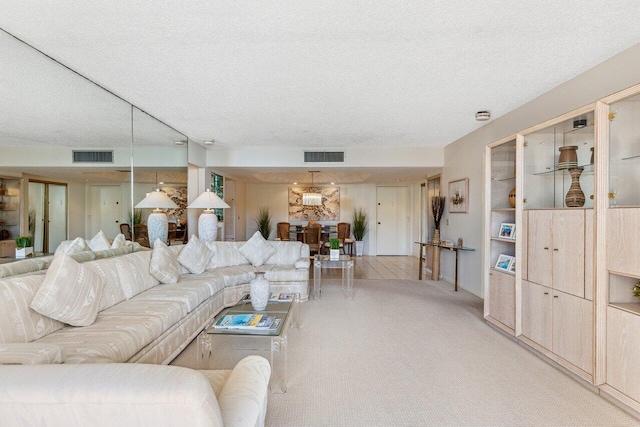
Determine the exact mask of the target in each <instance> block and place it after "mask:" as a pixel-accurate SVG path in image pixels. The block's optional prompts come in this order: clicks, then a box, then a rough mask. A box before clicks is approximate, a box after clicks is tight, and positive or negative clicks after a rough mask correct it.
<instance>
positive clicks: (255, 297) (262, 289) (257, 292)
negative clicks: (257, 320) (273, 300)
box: [249, 272, 271, 311]
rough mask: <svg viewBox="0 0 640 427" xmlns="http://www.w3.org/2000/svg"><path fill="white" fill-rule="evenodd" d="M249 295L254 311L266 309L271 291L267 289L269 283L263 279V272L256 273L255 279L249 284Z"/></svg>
mask: <svg viewBox="0 0 640 427" xmlns="http://www.w3.org/2000/svg"><path fill="white" fill-rule="evenodd" d="M249 294H250V295H251V305H252V306H253V309H254V310H255V311H262V310H264V309H265V308H267V304H268V303H269V295H271V289H269V281H268V280H267V279H265V278H264V272H256V278H255V279H253V280H252V281H251V282H249Z"/></svg>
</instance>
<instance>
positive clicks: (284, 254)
mask: <svg viewBox="0 0 640 427" xmlns="http://www.w3.org/2000/svg"><path fill="white" fill-rule="evenodd" d="M269 244H270V245H272V246H273V247H274V248H276V253H275V254H273V256H272V257H271V258H269V259H268V260H267V262H266V264H278V265H293V264H294V263H295V262H296V261H297V260H298V258H300V256H301V254H302V242H279V241H274V242H269Z"/></svg>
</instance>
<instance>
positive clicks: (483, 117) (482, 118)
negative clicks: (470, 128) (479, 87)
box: [476, 111, 491, 122]
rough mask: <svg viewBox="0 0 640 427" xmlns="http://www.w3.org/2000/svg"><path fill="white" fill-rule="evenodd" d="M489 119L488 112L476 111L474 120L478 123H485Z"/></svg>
mask: <svg viewBox="0 0 640 427" xmlns="http://www.w3.org/2000/svg"><path fill="white" fill-rule="evenodd" d="M490 118H491V113H490V112H488V111H478V112H477V113H476V120H477V121H479V122H486V121H487V120H489V119H490Z"/></svg>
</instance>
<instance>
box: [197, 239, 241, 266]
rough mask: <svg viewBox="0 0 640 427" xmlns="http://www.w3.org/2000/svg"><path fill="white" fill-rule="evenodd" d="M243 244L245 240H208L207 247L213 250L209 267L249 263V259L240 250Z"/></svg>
mask: <svg viewBox="0 0 640 427" xmlns="http://www.w3.org/2000/svg"><path fill="white" fill-rule="evenodd" d="M243 244H244V243H243V242H207V247H208V248H209V249H211V251H212V252H213V258H211V263H210V264H209V267H208V269H211V270H213V269H216V268H222V267H233V266H236V265H249V260H248V259H246V258H245V257H244V256H243V255H242V254H241V253H240V251H239V248H240V246H242V245H243Z"/></svg>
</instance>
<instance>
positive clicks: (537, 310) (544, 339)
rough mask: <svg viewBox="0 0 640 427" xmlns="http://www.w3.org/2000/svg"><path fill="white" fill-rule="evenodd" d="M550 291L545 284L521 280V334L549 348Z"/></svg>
mask: <svg viewBox="0 0 640 427" xmlns="http://www.w3.org/2000/svg"><path fill="white" fill-rule="evenodd" d="M551 293H552V290H551V289H550V288H547V287H546V286H541V285H536V284H535V283H531V282H528V281H526V280H523V281H522V335H524V336H525V337H527V338H529V339H530V340H531V341H533V342H535V343H536V344H539V345H541V346H542V347H544V348H546V349H549V350H551V349H552V346H553V341H552V332H553V329H552V327H553V325H552V317H551V316H552V311H551V301H552V299H553V296H552V295H551Z"/></svg>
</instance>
